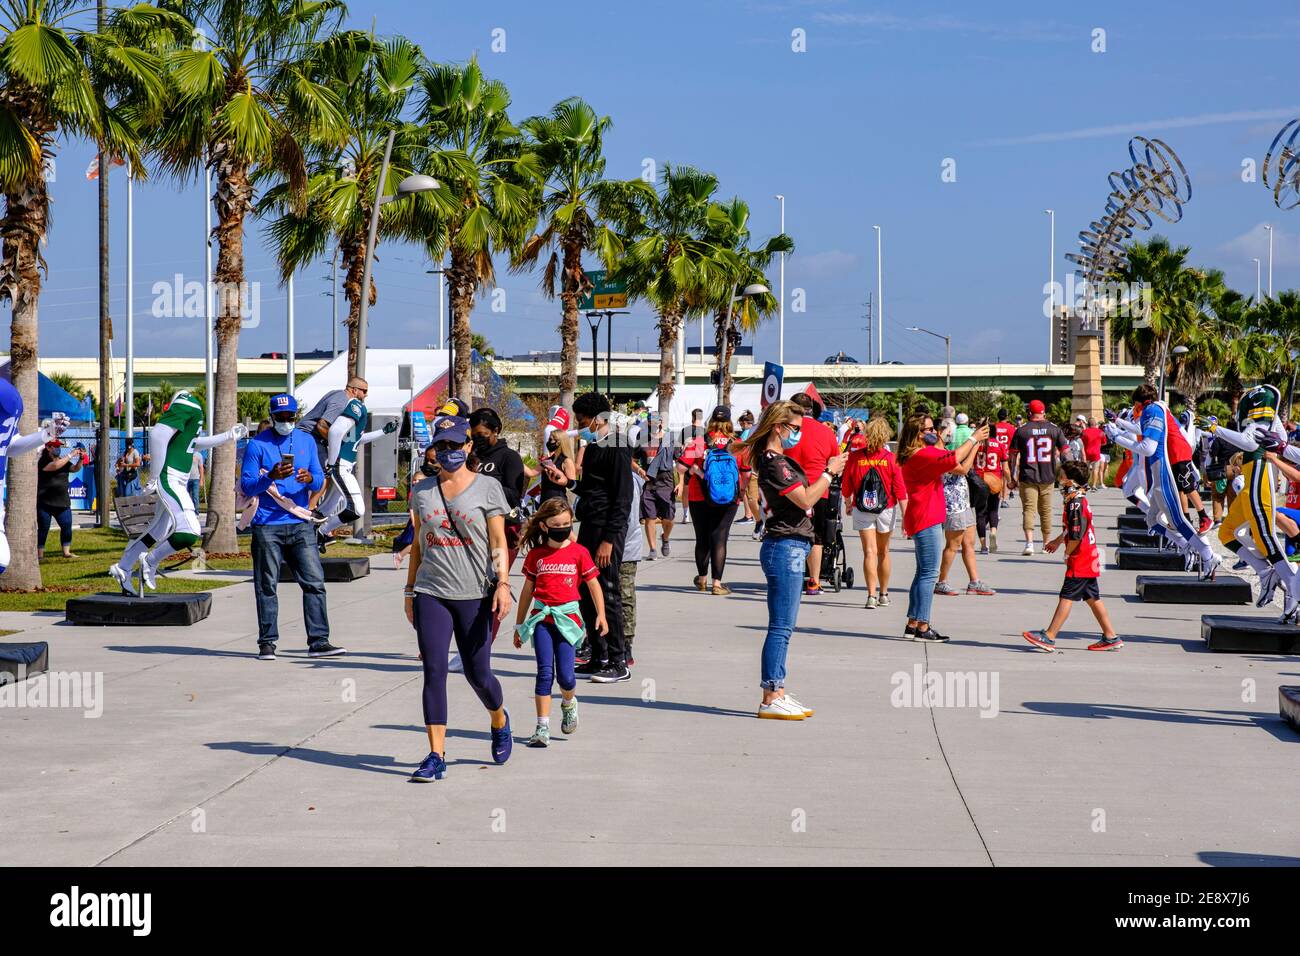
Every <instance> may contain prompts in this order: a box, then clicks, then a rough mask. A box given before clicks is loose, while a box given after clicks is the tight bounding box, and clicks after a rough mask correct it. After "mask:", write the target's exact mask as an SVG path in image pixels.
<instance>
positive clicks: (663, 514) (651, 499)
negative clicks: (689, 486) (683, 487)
mask: <svg viewBox="0 0 1300 956" xmlns="http://www.w3.org/2000/svg"><path fill="white" fill-rule="evenodd" d="M674 517H676V504H675V503H674V501H673V488H672V485H668V486H663V485H658V486H656V485H646V487H645V490H644V491H643V492H642V494H641V520H642V521H672V520H673V518H674Z"/></svg>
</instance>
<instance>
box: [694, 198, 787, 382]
mask: <svg viewBox="0 0 1300 956" xmlns="http://www.w3.org/2000/svg"><path fill="white" fill-rule="evenodd" d="M705 238H706V239H707V240H708V241H709V243H710V244H711V245H713V246H714V247H715V248H716V249H717V250H718V253H717V256H716V260H717V261H716V265H717V267H718V268H717V270H716V272H715V277H716V278H717V279H720V280H721V281H720V282H719V283H718V285H717V287H716V288H714V289H713V290H711V292H712V295H710V305H711V306H712V309H713V325H714V335H713V340H714V343H715V346H716V348H717V353H716V354H717V356H718V368H719V369H720V371H721V374H722V403H723V404H724V405H730V404H731V386H732V376H731V356H732V353H733V352H734V351H735V349H736V346H737V345H739V344H740V342H741V341H742V339H743V336H744V334H745V333H750V334H753V333H754V332H755V331H757V329H758V326H759V324H760V323H761V322H762V321H763V319H765V318H768V317H770V316H773V315H775V314H776V313H777V310H778V302H777V299H776V296H774V295H772V293H771V292H766V293H763V294H760V295H751V296H745V297H744V298H742V299H739V300H738V301H736V302H734V303H733V301H732V298H733V296H735V294H736V291H737V290H743V289H744V288H745V287H746V286H749V285H764V286H768V287H769V288H770V286H771V284H770V282H769V281H768V278H767V275H766V274H765V272H764V270H765V269H767V267H768V266H769V265H771V263H772V259H773V257H775V256H776V255H777V254H778V253H781V252H792V251H794V242H793V241H792V240H791V239H790V237H789V236H787V235H784V234H781V235H777V236H773V237H772V238H771V239H769V240H767V242H765V243H763V245H761V246H759V247H758V248H757V249H752V248H750V246H749V239H750V234H749V204H748V203H746V202H745V201H744V200H742V199H740V198H739V197H736V198H734V199H732V200H730V201H729V202H725V203H714V204H713V205H711V206H710V208H709V211H708V214H707V226H706V233H705Z"/></svg>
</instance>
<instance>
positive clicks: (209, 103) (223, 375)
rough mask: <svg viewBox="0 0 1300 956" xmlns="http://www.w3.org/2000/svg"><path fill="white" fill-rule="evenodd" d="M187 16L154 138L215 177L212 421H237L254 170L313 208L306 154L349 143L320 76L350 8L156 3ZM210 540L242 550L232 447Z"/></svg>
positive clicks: (297, 2) (215, 457) (327, 2)
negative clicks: (330, 41)
mask: <svg viewBox="0 0 1300 956" xmlns="http://www.w3.org/2000/svg"><path fill="white" fill-rule="evenodd" d="M159 4H160V6H163V7H164V8H166V9H169V10H174V11H176V12H178V13H180V14H182V15H184V16H185V18H186V19H187V20H189V21H190V23H192V24H193V34H194V35H193V38H191V37H190V36H185V37H184V38H183V39H181V38H178V40H179V42H178V43H177V45H176V47H175V48H173V49H172V50H170V51H169V53H168V55H167V72H168V77H169V79H170V80H171V82H172V83H173V85H174V88H175V101H174V102H173V103H172V104H171V106H170V108H169V109H168V111H167V116H166V120H165V121H164V122H163V123H161V124H160V125H159V127H158V128H157V129H156V130H155V131H154V133H155V135H154V137H153V140H152V142H151V146H152V147H153V149H154V151H155V153H156V155H157V156H158V161H159V163H160V165H161V167H162V168H163V170H165V171H166V172H167V173H169V174H171V175H172V176H175V177H177V178H181V179H188V178H190V177H197V176H199V175H200V173H201V171H202V169H203V168H204V167H205V166H206V167H207V168H208V169H211V170H212V171H213V172H214V174H215V178H216V185H215V188H214V192H213V197H212V201H213V203H214V204H215V206H216V210H217V225H216V228H215V229H214V234H215V238H216V242H217V265H216V269H215V271H214V273H213V280H214V283H215V303H214V304H215V312H216V315H215V319H216V339H217V368H216V377H215V388H216V395H215V396H213V403H214V409H213V412H214V416H213V417H214V427H215V429H216V430H217V431H224V430H226V429H228V428H230V427H231V426H232V425H234V424H235V422H236V421H237V420H238V419H237V401H236V396H237V393H238V384H239V381H238V378H239V372H238V358H239V330H240V326H241V324H242V322H243V319H242V317H241V312H242V310H243V308H244V305H245V302H246V300H247V294H246V289H247V286H246V285H245V281H244V221H245V219H246V218H247V216H248V214H249V213H250V212H251V211H252V209H253V203H254V193H255V189H254V182H253V179H254V177H255V176H257V175H259V174H261V173H263V172H264V171H268V170H278V171H280V172H281V174H282V175H284V176H285V178H286V180H287V183H288V188H289V192H290V194H291V196H292V198H293V201H294V203H295V204H296V205H297V208H298V209H299V210H301V209H303V208H305V203H306V195H307V168H306V159H305V150H306V149H308V148H309V147H310V145H311V144H312V143H319V142H335V143H341V142H342V141H343V138H344V131H345V130H346V128H347V123H346V120H345V119H344V116H343V111H342V104H341V103H340V101H339V97H338V95H337V93H336V92H335V91H334V90H332V89H330V88H329V87H328V86H327V85H326V84H324V83H322V82H320V81H319V80H318V79H316V76H317V74H318V70H317V67H316V62H317V59H318V57H319V56H320V55H321V53H322V40H323V37H322V34H324V33H325V31H327V30H330V29H332V28H333V26H334V25H335V24H336V23H337V22H338V21H339V20H340V19H341V18H342V17H343V16H344V15H345V14H346V7H345V6H344V4H343V3H342V2H341V0H159ZM211 474H212V486H211V498H212V501H213V502H215V504H214V506H213V508H212V510H211V514H212V516H213V518H212V520H213V521H215V523H216V530H215V532H214V535H213V538H212V544H211V547H212V549H213V550H214V551H234V550H235V543H236V542H235V522H234V520H233V519H234V503H235V446H234V445H233V444H227V445H221V446H218V447H217V448H215V449H213V453H212V466H211Z"/></svg>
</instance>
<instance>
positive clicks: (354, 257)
mask: <svg viewBox="0 0 1300 956" xmlns="http://www.w3.org/2000/svg"><path fill="white" fill-rule="evenodd" d="M365 263H366V240H365V237H364V236H363V237H362V238H361V239H359V240H353V242H352V243H351V244H350V245H349V247H348V248H347V250H346V251H345V252H344V254H343V298H344V299H346V300H347V303H348V317H347V329H348V378H352V376H354V375H356V374H357V352H358V349H359V348H360V345H361V333H360V330H361V283H362V282H363V281H364V279H365ZM370 304H371V305H372V306H373V305H374V304H375V280H374V278H373V277H371V280H370Z"/></svg>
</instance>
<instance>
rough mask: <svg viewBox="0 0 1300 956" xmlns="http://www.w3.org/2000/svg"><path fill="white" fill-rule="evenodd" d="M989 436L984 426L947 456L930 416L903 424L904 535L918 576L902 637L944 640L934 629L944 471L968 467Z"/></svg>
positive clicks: (900, 453)
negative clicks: (932, 616) (913, 551)
mask: <svg viewBox="0 0 1300 956" xmlns="http://www.w3.org/2000/svg"><path fill="white" fill-rule="evenodd" d="M988 437H989V426H988V425H987V424H984V425H981V426H980V427H979V428H977V429H975V430H974V431H973V432H971V435H970V437H969V438H967V439H966V440H965V441H964V442H962V443H961V444H960V445H958V446H957V448H956V450H955V451H948V450H946V449H945V448H943V447H942V446H941V445H939V444H938V441H939V433H938V432H937V431H936V430H935V427H934V419H933V418H931V417H930V416H929V415H913V416H912V417H911V418H909V419H908V420H907V422H906V423H905V424H904V425H903V434H902V437H901V438H899V441H898V460H899V462H900V463H901V464H902V466H903V481H904V483H905V484H906V485H907V511H906V512H905V513H904V514H903V533H904V534H906V535H907V536H908V537H909V538H911V539H912V545H913V547H914V548H915V549H916V574H915V576H914V577H913V578H912V588H911V591H910V592H909V600H908V606H907V628H906V629H905V630H904V631H903V634H904V636H906V637H910V638H912V639H913V640H916V641H946V640H948V638H947V637H945V636H944V635H942V634H940V633H939V632H938V631H936V630H935V629H934V628H932V627H931V626H930V605H931V604H932V602H933V600H934V584H935V582H936V581H937V580H939V559H940V556H941V555H942V553H943V545H944V534H943V522H944V518H946V517H947V513H948V508H947V505H946V504H945V502H944V497H943V476H944V474H945V473H946V472H949V471H956V470H964V469H966V468H969V467H970V465H971V464H973V463H974V460H975V451H976V449H978V448H979V444H980V442H982V441H984V440H985V439H986V438H988Z"/></svg>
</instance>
